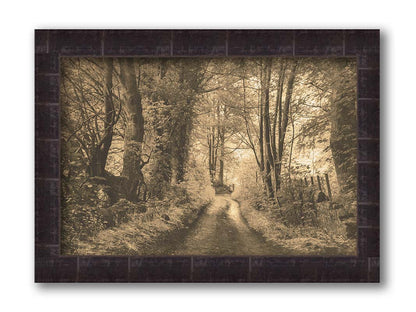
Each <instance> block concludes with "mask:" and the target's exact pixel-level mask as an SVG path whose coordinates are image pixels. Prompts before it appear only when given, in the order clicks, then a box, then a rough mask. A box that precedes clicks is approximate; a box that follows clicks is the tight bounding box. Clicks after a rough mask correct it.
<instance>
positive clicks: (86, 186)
mask: <svg viewBox="0 0 416 312" xmlns="http://www.w3.org/2000/svg"><path fill="white" fill-rule="evenodd" d="M356 63H357V61H356V58H346V57H336V58H335V57H332V58H318V57H314V58H308V57H293V58H290V57H289V58H282V57H242V58H239V57H232V58H230V57H222V58H192V57H186V58H179V57H176V58H155V57H153V58H143V57H130V58H121V57H120V58H119V57H104V58H103V57H101V58H100V57H61V58H60V112H61V115H60V116H61V117H60V118H61V120H60V131H61V136H60V140H61V141H60V143H61V151H60V162H61V164H60V167H61V212H60V218H61V233H60V240H61V242H60V243H61V246H60V248H61V254H62V255H114V256H126V255H130V256H132V255H137V256H190V255H196V256H197V255H206V256H251V255H258V256H288V257H293V256H356V255H357V109H356V107H357V64H356Z"/></svg>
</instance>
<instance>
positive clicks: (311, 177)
mask: <svg viewBox="0 0 416 312" xmlns="http://www.w3.org/2000/svg"><path fill="white" fill-rule="evenodd" d="M311 185H312V186H313V176H311Z"/></svg>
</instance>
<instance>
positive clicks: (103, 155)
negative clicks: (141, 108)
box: [61, 58, 121, 177]
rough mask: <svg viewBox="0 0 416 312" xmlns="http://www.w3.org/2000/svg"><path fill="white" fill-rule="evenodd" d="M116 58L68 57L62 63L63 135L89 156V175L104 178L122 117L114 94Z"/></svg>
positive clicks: (87, 163)
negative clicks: (64, 106) (64, 105)
mask: <svg viewBox="0 0 416 312" xmlns="http://www.w3.org/2000/svg"><path fill="white" fill-rule="evenodd" d="M113 71H114V66H113V60H112V59H111V58H106V59H104V60H102V61H96V60H91V59H83V60H81V59H68V60H66V61H65V62H64V63H63V73H64V79H63V81H62V88H61V90H62V91H63V92H62V100H63V101H64V102H65V103H71V105H68V106H67V107H66V109H65V110H64V111H63V114H64V115H65V116H66V118H64V119H63V120H64V121H65V122H64V137H66V141H67V142H72V141H73V140H75V141H76V143H77V144H78V145H79V147H80V149H81V150H82V152H83V154H84V155H85V156H86V165H85V171H86V173H87V175H88V176H89V177H96V176H98V177H105V176H106V170H105V167H106V162H107V157H108V152H109V149H110V146H111V143H112V138H113V128H114V125H115V124H116V123H117V121H118V119H119V116H120V110H121V106H120V109H119V110H118V111H116V109H115V105H114V99H115V96H114V94H113Z"/></svg>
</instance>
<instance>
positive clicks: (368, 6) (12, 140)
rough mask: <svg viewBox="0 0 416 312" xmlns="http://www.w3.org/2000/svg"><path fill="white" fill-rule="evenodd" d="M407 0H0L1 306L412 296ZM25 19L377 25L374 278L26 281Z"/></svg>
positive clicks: (377, 306) (381, 301) (29, 193)
mask: <svg viewBox="0 0 416 312" xmlns="http://www.w3.org/2000/svg"><path fill="white" fill-rule="evenodd" d="M411 3H412V2H411V1H399V0H396V1H363V0H358V1H357V0H349V1H344V2H342V3H341V2H339V1H333V0H327V1H319V0H316V1H310V0H309V1H308V0H305V1H303V0H302V1H301V0H298V1H284V2H282V1H280V2H279V1H277V0H272V1H263V0H258V1H250V2H248V1H242V0H234V1H224V0H210V1H203V2H198V1H195V0H193V1H185V0H181V1H147V2H146V3H141V2H140V1H125V0H117V1H105V0H101V1H85V0H71V1H56V0H55V1H42V0H36V1H27V2H24V1H4V2H2V4H1V15H0V16H1V17H0V23H1V28H0V32H1V36H0V53H1V57H0V79H1V84H0V88H1V93H0V126H1V132H0V133H1V143H2V144H1V152H0V157H1V162H0V164H1V170H0V177H1V179H0V181H1V184H2V185H1V187H0V191H1V199H0V200H1V208H0V213H1V223H0V224H1V225H0V231H1V234H0V239H1V245H0V250H1V254H0V261H1V265H0V280H1V288H2V289H1V292H0V298H1V300H0V306H1V309H2V310H3V311H92V310H96V311H115V310H118V311H124V310H127V309H129V310H152V311H162V310H166V311H211V310H216V311H272V310H274V311H279V310H281V311H337V312H341V311H349V312H351V311H365V310H371V311H391V310H398V311H400V310H405V311H410V310H412V306H413V307H414V306H415V304H414V289H415V286H414V284H415V282H416V281H415V278H416V274H415V270H416V263H414V261H413V259H416V257H415V255H416V253H415V246H414V240H413V238H414V237H415V231H414V229H415V228H416V226H415V224H416V215H415V210H416V205H415V203H414V197H415V196H414V193H415V192H416V190H415V188H414V185H415V181H416V174H415V173H416V172H415V163H414V157H415V155H416V149H415V140H414V135H415V126H414V125H415V123H416V117H415V116H416V101H415V74H416V68H415V56H414V53H416V39H415V33H414V29H415V26H416V25H415V10H414V8H412V5H411ZM34 28H381V30H382V44H381V48H382V60H381V65H382V68H381V75H382V76H381V77H382V81H381V93H382V94H381V96H382V109H381V113H382V116H381V119H382V122H381V128H382V170H381V178H382V228H381V231H382V283H381V285H300V284H292V285H284V284H281V285H271V284H269V285H258V284H257V285H256V284H252V285H226V286H225V285H212V284H211V285H96V286H88V285H66V286H65V285H49V286H47V285H35V284H34V283H33V263H34V259H33V232H34V225H33V223H34V222H33V218H34V215H33V214H34V213H33V210H34V209H33V201H34V199H33V171H34V168H33V163H34V152H33V149H34V146H33V137H34V114H33V101H34V92H33V89H34V87H33V86H34V77H33V69H34V55H33V45H34V42H33V40H34V39H33V38H34V37H33V29H34Z"/></svg>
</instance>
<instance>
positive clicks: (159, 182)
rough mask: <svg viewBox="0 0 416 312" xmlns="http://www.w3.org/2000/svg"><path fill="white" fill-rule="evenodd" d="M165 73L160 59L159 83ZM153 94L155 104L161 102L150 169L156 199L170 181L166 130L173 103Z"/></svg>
mask: <svg viewBox="0 0 416 312" xmlns="http://www.w3.org/2000/svg"><path fill="white" fill-rule="evenodd" d="M166 72H167V61H166V60H164V59H162V60H161V61H160V63H159V79H160V83H163V79H164V78H165V75H166ZM155 94H156V93H154V94H153V100H154V101H155V102H161V103H163V104H161V105H158V107H157V112H158V114H159V115H160V118H156V119H155V120H154V124H153V127H154V131H155V134H156V135H155V153H154V159H155V162H154V163H155V165H154V167H153V168H152V183H153V184H154V185H155V186H156V187H153V191H152V195H153V196H156V197H158V198H162V197H163V195H164V191H165V189H166V187H167V186H168V185H169V184H170V182H171V179H172V153H171V142H170V138H169V134H168V131H166V129H167V128H168V127H169V126H170V125H169V122H166V121H167V120H169V117H170V115H171V110H172V107H173V103H170V100H171V99H169V98H158V97H156V96H155Z"/></svg>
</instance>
